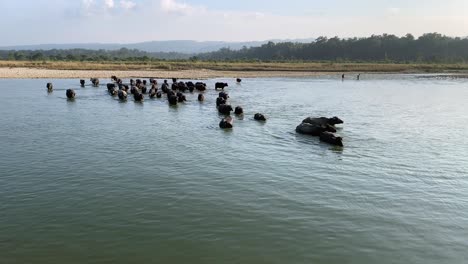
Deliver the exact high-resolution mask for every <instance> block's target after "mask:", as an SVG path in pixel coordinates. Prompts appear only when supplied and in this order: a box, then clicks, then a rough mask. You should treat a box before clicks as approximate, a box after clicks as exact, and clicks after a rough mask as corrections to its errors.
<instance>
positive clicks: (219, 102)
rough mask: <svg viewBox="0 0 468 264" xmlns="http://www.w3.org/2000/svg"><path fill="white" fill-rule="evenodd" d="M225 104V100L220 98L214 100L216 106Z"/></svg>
mask: <svg viewBox="0 0 468 264" xmlns="http://www.w3.org/2000/svg"><path fill="white" fill-rule="evenodd" d="M225 103H226V99H224V98H222V97H218V98H216V106H220V105H222V104H225Z"/></svg>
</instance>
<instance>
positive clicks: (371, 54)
mask: <svg viewBox="0 0 468 264" xmlns="http://www.w3.org/2000/svg"><path fill="white" fill-rule="evenodd" d="M0 59H2V60H34V61H49V60H51V61H152V60H209V61H333V62H393V63H409V62H421V63H465V62H468V38H460V37H448V36H445V35H442V34H439V33H427V34H424V35H422V36H420V37H419V38H415V37H414V36H413V35H411V34H407V35H405V36H402V37H398V36H395V35H389V34H383V35H372V36H370V37H367V38H338V37H333V38H327V37H319V38H317V39H316V40H315V41H313V42H311V43H294V42H280V43H274V42H269V43H267V44H264V45H262V46H259V47H250V48H248V47H243V48H242V49H240V50H234V49H230V48H222V49H220V50H218V51H215V52H208V53H200V54H185V53H177V52H145V51H141V50H137V49H127V48H122V49H120V50H88V49H68V50H61V49H53V50H23V51H15V50H3V51H1V50H0Z"/></svg>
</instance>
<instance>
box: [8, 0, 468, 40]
mask: <svg viewBox="0 0 468 264" xmlns="http://www.w3.org/2000/svg"><path fill="white" fill-rule="evenodd" d="M0 10H2V16H0V23H1V25H2V26H1V27H0V36H1V38H0V45H1V46H5V45H18V44H40V43H85V42H102V43H111V42H112V43H113V42H119V43H131V42H140V41H150V40H174V39H191V40H227V41H244V40H266V39H286V38H290V39H291V38H311V37H318V36H340V37H352V36H369V35H372V34H382V33H390V34H396V35H404V34H406V33H412V34H414V35H416V36H418V35H420V34H422V33H426V32H439V33H443V34H447V35H450V36H468V1H467V0H445V1H441V0H354V1H349V0H288V1H283V0H229V1H221V0H0Z"/></svg>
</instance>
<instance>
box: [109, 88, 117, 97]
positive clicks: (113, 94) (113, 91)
mask: <svg viewBox="0 0 468 264" xmlns="http://www.w3.org/2000/svg"><path fill="white" fill-rule="evenodd" d="M108 91H109V94H110V95H112V96H116V95H117V94H118V93H119V91H118V90H117V88H112V89H110V90H108Z"/></svg>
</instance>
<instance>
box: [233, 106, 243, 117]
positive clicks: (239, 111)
mask: <svg viewBox="0 0 468 264" xmlns="http://www.w3.org/2000/svg"><path fill="white" fill-rule="evenodd" d="M243 113H244V109H242V107H240V106H236V108H235V109H234V114H236V115H242V114H243Z"/></svg>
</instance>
